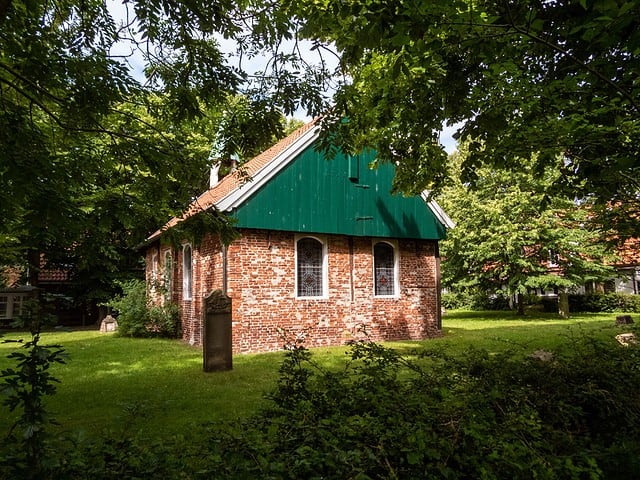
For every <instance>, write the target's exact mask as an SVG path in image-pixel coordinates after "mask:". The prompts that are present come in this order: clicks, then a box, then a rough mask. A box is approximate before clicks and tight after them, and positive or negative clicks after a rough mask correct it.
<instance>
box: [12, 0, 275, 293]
mask: <svg viewBox="0 0 640 480" xmlns="http://www.w3.org/2000/svg"><path fill="white" fill-rule="evenodd" d="M110 3H111V2H107V3H105V2H102V1H99V0H88V1H85V2H81V3H78V2H75V1H72V0H54V1H45V0H36V1H27V0H9V1H6V2H0V125H1V128H0V184H1V186H2V188H0V216H2V218H3V222H1V223H0V265H1V264H5V265H6V264H25V265H27V264H28V265H29V266H30V272H31V273H33V272H36V271H37V268H38V267H39V264H40V258H42V257H41V255H44V257H45V258H46V259H47V260H48V261H49V262H50V263H52V265H54V266H55V265H64V266H66V267H69V266H73V273H74V274H75V275H76V279H77V280H81V284H82V285H83V287H86V286H87V285H89V284H91V283H92V282H95V283H94V286H95V287H96V288H98V289H99V288H101V287H100V285H103V286H104V285H105V284H108V283H109V278H110V276H112V275H119V274H120V272H123V271H126V270H128V269H130V268H131V267H132V266H135V265H136V259H135V254H134V255H132V254H131V249H132V247H134V246H135V245H137V244H139V243H140V242H141V241H142V240H143V239H144V238H145V236H146V235H148V234H149V233H150V232H152V231H154V230H155V229H156V228H158V226H159V225H162V224H163V223H164V222H165V221H166V220H167V219H168V218H170V217H171V216H173V215H177V214H179V213H180V212H181V210H182V209H183V208H184V207H185V206H187V205H188V204H189V202H190V201H191V199H192V198H193V197H194V196H195V195H197V194H199V193H201V191H202V189H203V188H205V185H206V183H205V179H206V178H208V173H207V171H208V166H209V165H208V164H209V163H210V161H211V159H210V158H209V156H210V152H211V148H212V145H213V143H214V140H216V139H217V143H218V145H219V146H221V148H222V151H221V152H220V155H221V158H218V159H217V160H220V159H222V160H223V163H224V161H225V160H228V159H229V156H230V152H231V153H236V154H241V155H245V156H251V155H255V154H256V153H257V152H258V151H260V150H261V149H262V148H265V147H266V146H269V145H271V144H272V143H273V142H274V141H275V140H277V138H279V137H280V136H281V135H282V134H283V133H284V129H285V123H284V117H283V115H282V113H281V111H282V108H281V105H280V103H279V101H280V100H279V98H284V97H282V96H280V97H279V96H278V95H280V93H281V92H280V91H276V90H274V89H271V90H265V91H264V92H263V94H262V95H258V94H257V93H256V91H254V90H251V88H250V87H249V86H247V87H246V88H245V87H244V85H245V84H246V82H247V79H248V74H247V73H246V72H243V71H241V70H240V69H239V68H237V66H233V65H232V64H231V63H230V62H229V61H228V59H227V57H226V53H225V52H223V50H222V48H221V46H220V43H219V41H218V39H223V38H225V37H226V38H229V37H232V38H235V37H237V39H238V41H240V40H242V41H243V42H245V44H243V45H245V50H249V49H250V48H251V49H253V50H251V51H250V52H249V53H248V55H256V54H257V52H258V51H257V46H259V45H260V43H261V40H260V36H259V35H258V34H255V35H254V36H252V32H251V31H247V29H246V27H247V22H249V21H253V22H256V25H261V24H264V22H265V21H266V18H267V17H266V14H265V13H264V12H261V11H260V10H259V9H258V7H259V5H257V4H253V3H251V2H241V3H237V2H224V1H223V2H213V3H211V2H204V1H196V2H189V3H184V2H173V1H172V0H158V1H151V2H147V1H145V2H142V1H134V2H122V3H121V4H119V6H120V14H121V15H120V16H118V17H116V16H115V14H114V11H111V10H110V9H109V7H110V6H111V7H113V5H110ZM120 17H121V18H120ZM249 39H251V40H252V42H253V43H252V45H251V47H249V45H248V44H246V42H248V41H249ZM133 59H136V61H138V62H140V63H141V65H140V66H139V67H138V68H139V69H140V70H139V71H135V70H134V69H132V66H131V65H130V64H129V62H130V61H133ZM241 87H242V88H241ZM242 92H245V94H244V95H238V94H239V93H242Z"/></svg>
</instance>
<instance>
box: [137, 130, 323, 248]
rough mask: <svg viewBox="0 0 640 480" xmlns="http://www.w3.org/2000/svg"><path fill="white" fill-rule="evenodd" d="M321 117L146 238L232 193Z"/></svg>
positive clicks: (248, 163)
mask: <svg viewBox="0 0 640 480" xmlns="http://www.w3.org/2000/svg"><path fill="white" fill-rule="evenodd" d="M321 118H322V117H316V118H315V119H313V120H312V121H311V122H309V123H307V124H305V125H303V126H302V127H300V128H298V129H297V130H295V131H294V132H293V133H292V134H290V135H289V136H287V137H285V138H283V139H282V140H280V141H279V142H278V143H276V144H275V145H273V146H272V147H271V148H269V149H268V150H265V151H264V152H262V153H261V154H260V155H258V156H256V157H254V158H252V159H251V160H249V161H248V162H247V163H245V164H244V165H243V166H242V167H241V170H239V171H235V172H232V173H230V174H229V175H227V176H226V177H224V178H223V179H222V180H220V181H219V182H218V183H217V184H216V185H215V186H213V188H210V189H209V190H207V191H206V192H204V193H203V194H202V195H200V196H199V197H198V198H197V199H195V200H194V201H193V202H192V203H191V205H189V207H188V208H187V210H186V211H185V213H184V214H183V215H182V216H181V217H174V218H172V219H171V220H169V222H167V223H166V224H165V225H164V226H163V227H162V228H161V229H160V230H157V231H156V232H154V233H153V234H152V235H151V236H150V237H149V238H148V240H154V239H156V238H157V237H159V236H160V234H161V233H162V232H163V231H164V230H167V229H168V228H171V227H173V226H175V225H177V224H178V223H180V222H181V221H183V220H185V219H187V218H189V217H191V216H193V215H195V214H197V213H199V212H202V211H204V210H207V209H209V208H211V207H212V206H213V205H215V204H217V203H218V202H219V201H220V200H222V199H223V198H225V197H226V196H228V195H229V194H231V193H233V192H234V191H235V190H237V189H238V188H240V187H241V186H242V185H243V184H245V183H246V182H247V181H248V179H251V178H252V177H253V176H254V175H255V174H256V173H258V172H259V171H260V170H262V169H263V168H264V167H266V166H267V165H269V163H270V162H272V161H273V160H274V159H275V158H276V157H277V156H278V155H279V154H280V153H282V152H283V151H285V150H286V149H287V148H288V147H290V146H291V145H292V144H293V143H295V142H296V140H298V139H299V138H300V137H302V136H303V135H304V134H305V133H307V132H308V131H309V130H311V129H313V128H314V127H315V126H317V125H318V124H319V123H320V119H321Z"/></svg>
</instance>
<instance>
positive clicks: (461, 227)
mask: <svg viewBox="0 0 640 480" xmlns="http://www.w3.org/2000/svg"><path fill="white" fill-rule="evenodd" d="M465 156H466V151H465V148H464V146H463V147H462V148H461V151H460V152H458V153H456V154H454V155H452V157H451V163H452V164H453V165H454V166H458V167H459V165H460V164H461V162H464V158H465ZM452 170H454V172H456V171H457V172H458V173H459V170H457V169H456V168H452ZM475 175H476V181H475V188H473V189H472V188H471V187H470V186H469V185H468V184H465V183H463V182H462V179H461V178H460V177H459V176H455V175H454V178H453V179H452V181H451V182H450V184H449V185H448V186H447V187H445V188H444V189H443V191H442V193H441V195H440V197H439V200H440V202H441V203H442V205H443V207H444V208H445V210H446V211H447V212H448V213H449V215H450V216H451V217H452V219H453V220H454V222H456V228H454V229H452V230H451V231H450V232H449V233H448V236H447V239H446V240H445V241H443V242H442V255H443V258H444V259H445V261H444V262H443V264H442V272H443V284H444V285H447V286H449V287H451V288H453V289H458V290H459V289H468V288H472V289H474V288H475V289H477V290H478V291H480V292H489V293H493V292H495V294H496V295H497V294H500V292H501V290H502V289H503V288H506V292H502V293H506V294H507V295H508V296H516V295H524V294H526V293H527V291H528V290H529V289H531V288H543V289H546V288H550V287H556V288H559V289H562V290H568V289H570V288H573V287H577V286H581V285H584V283H586V282H587V281H591V280H599V279H603V278H606V277H607V276H608V275H610V273H611V271H612V270H611V268H610V267H608V266H607V264H606V263H607V261H608V260H609V259H611V258H612V256H611V255H610V254H609V253H608V246H607V244H606V242H605V241H604V240H603V239H601V237H600V234H599V232H598V231H594V230H593V229H592V228H591V224H590V221H591V220H590V217H589V215H590V213H591V205H590V204H589V203H586V202H583V203H580V204H576V203H575V202H573V201H568V200H566V199H564V198H563V197H559V196H552V195H550V193H549V190H548V189H549V186H550V185H551V184H552V183H553V181H554V179H555V175H556V174H555V173H554V172H553V171H552V170H550V169H546V170H543V171H535V170H534V169H533V168H532V167H531V166H528V165H525V164H523V165H520V167H519V169H518V170H517V171H507V170H502V169H491V168H478V169H477V171H476V172H475ZM519 307H520V308H521V307H522V305H521V302H520V305H519ZM481 308H482V307H481Z"/></svg>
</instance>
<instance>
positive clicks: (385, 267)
mask: <svg viewBox="0 0 640 480" xmlns="http://www.w3.org/2000/svg"><path fill="white" fill-rule="evenodd" d="M373 280H374V294H375V296H376V297H392V296H395V295H397V293H398V292H397V288H398V287H397V285H396V283H397V274H396V249H395V248H394V246H393V245H391V244H390V243H387V242H377V243H375V244H374V245H373Z"/></svg>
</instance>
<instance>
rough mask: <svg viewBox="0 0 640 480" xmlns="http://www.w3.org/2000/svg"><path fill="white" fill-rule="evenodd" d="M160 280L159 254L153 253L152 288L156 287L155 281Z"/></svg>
mask: <svg viewBox="0 0 640 480" xmlns="http://www.w3.org/2000/svg"><path fill="white" fill-rule="evenodd" d="M157 280H158V254H157V253H154V254H153V255H151V288H154V287H155V285H154V284H155V282H156V281H157Z"/></svg>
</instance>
